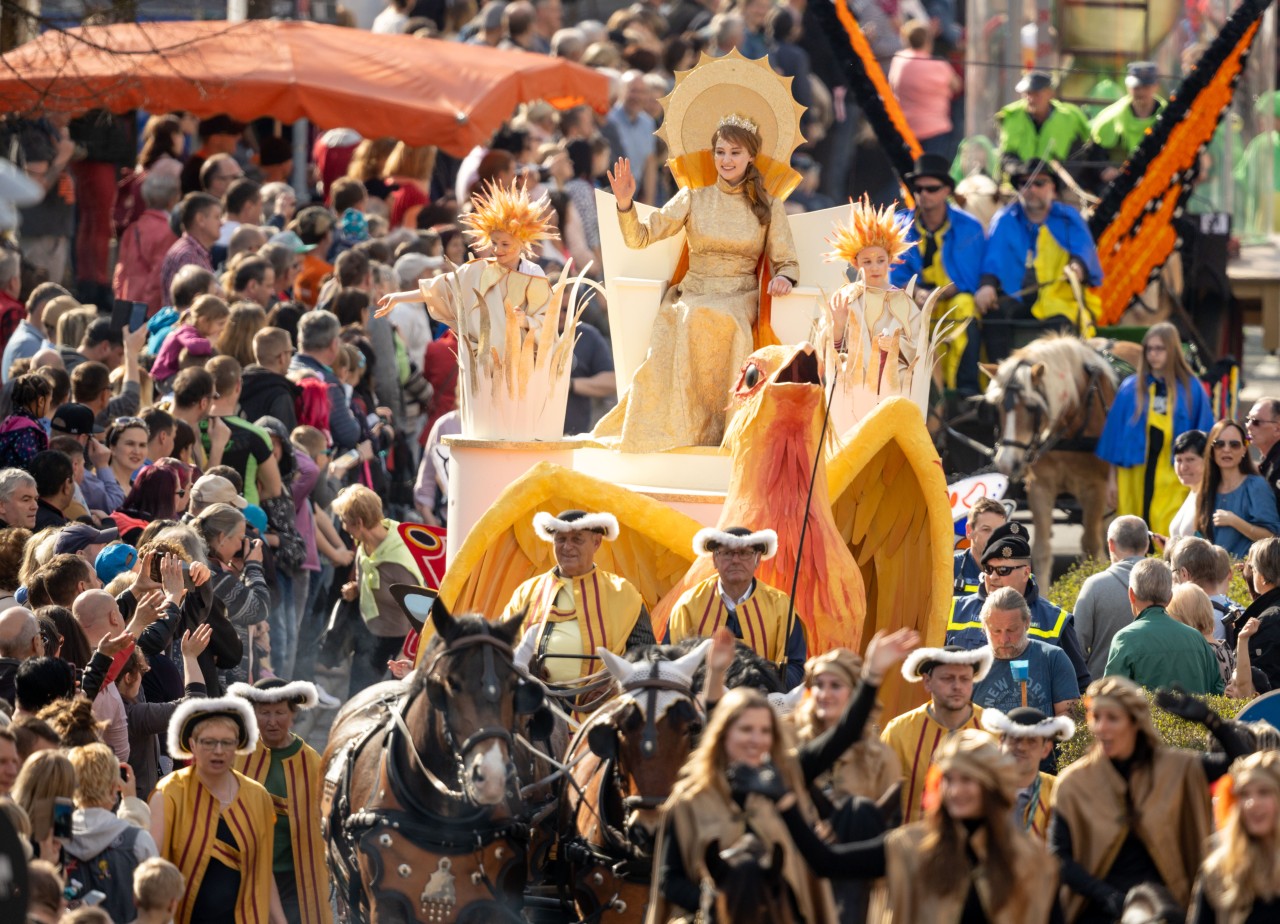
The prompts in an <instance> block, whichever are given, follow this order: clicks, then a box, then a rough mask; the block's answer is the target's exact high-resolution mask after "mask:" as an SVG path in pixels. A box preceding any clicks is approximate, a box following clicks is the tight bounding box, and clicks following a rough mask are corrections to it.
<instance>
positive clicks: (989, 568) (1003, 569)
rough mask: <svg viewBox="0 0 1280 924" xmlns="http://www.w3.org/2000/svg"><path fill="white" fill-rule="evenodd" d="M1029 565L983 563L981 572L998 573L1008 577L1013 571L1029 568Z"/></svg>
mask: <svg viewBox="0 0 1280 924" xmlns="http://www.w3.org/2000/svg"><path fill="white" fill-rule="evenodd" d="M1030 567H1031V566H1030V565H983V566H982V573H983V574H998V575H1000V577H1008V576H1009V575H1011V574H1013V572H1015V571H1020V570H1022V569H1023V568H1030Z"/></svg>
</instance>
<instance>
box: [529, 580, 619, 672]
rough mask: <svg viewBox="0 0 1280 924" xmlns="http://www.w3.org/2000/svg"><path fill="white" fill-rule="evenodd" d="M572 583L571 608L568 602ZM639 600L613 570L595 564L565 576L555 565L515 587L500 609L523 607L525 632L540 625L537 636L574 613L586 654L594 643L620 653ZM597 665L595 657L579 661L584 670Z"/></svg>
mask: <svg viewBox="0 0 1280 924" xmlns="http://www.w3.org/2000/svg"><path fill="white" fill-rule="evenodd" d="M570 588H572V591H573V609H568V608H567V605H566V604H567V603H568V597H569V593H568V591H569V589H570ZM562 591H563V593H562ZM642 606H644V600H643V598H641V596H640V591H638V590H636V589H635V587H633V586H632V585H631V583H630V582H629V581H627V580H625V579H623V578H620V577H618V576H617V575H616V574H610V573H609V572H608V571H602V570H601V569H600V568H594V569H592V570H591V571H588V572H587V573H586V574H584V575H582V576H581V577H575V578H565V577H561V576H560V575H558V574H557V573H556V571H555V570H554V569H553V570H551V571H548V572H546V573H545V574H540V575H538V576H537V577H535V578H530V579H529V580H527V581H525V582H524V583H523V584H521V585H520V586H519V587H517V588H516V591H515V593H513V594H512V595H511V601H510V602H509V603H508V604H507V609H506V612H505V613H504V615H506V616H510V615H511V614H513V613H518V612H520V611H521V610H527V615H526V616H525V620H524V629H525V631H526V632H528V630H529V629H531V628H533V627H535V626H538V627H539V628H540V631H539V639H541V636H542V634H543V633H545V632H547V631H553V632H554V631H555V626H556V624H557V623H563V622H568V621H570V620H575V619H576V620H577V621H578V630H579V633H580V635H581V637H582V653H583V654H584V655H594V654H595V653H596V648H607V649H609V651H611V652H613V653H614V654H616V655H621V654H623V653H624V652H625V651H626V650H627V638H628V637H629V636H630V635H631V630H632V629H634V628H635V627H636V621H637V620H638V619H639V618H640V609H641V607H642ZM600 667H601V665H600V664H598V663H597V662H594V661H583V662H582V668H581V670H580V672H579V673H580V675H582V676H585V675H587V674H590V673H592V671H595V670H598V669H599V668H600Z"/></svg>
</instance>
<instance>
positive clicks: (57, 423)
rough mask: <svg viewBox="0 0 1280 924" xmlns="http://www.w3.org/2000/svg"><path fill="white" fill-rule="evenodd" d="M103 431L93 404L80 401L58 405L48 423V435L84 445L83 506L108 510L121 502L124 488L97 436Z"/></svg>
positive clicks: (81, 484) (108, 450) (117, 507)
mask: <svg viewBox="0 0 1280 924" xmlns="http://www.w3.org/2000/svg"><path fill="white" fill-rule="evenodd" d="M102 431H103V428H102V427H101V426H99V424H98V423H97V421H96V419H95V414H94V412H93V408H91V407H87V406H86V405H83V404H62V405H59V406H58V409H57V410H56V411H54V412H53V420H52V421H51V422H50V424H49V432H50V435H51V436H54V437H57V436H70V437H72V438H74V439H75V441H76V442H78V443H79V444H80V445H81V446H83V447H84V456H85V463H84V478H83V479H82V480H81V482H80V493H81V495H82V496H83V497H84V505H85V507H87V508H88V509H89V510H101V511H103V512H110V511H112V510H119V509H120V507H121V506H122V505H123V504H124V494H125V492H124V488H123V487H121V485H120V482H119V481H118V480H116V476H115V472H113V471H112V470H111V450H110V449H108V448H107V447H106V446H104V445H103V444H102V441H101V440H99V439H98V434H99V433H102Z"/></svg>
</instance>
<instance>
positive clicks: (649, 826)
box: [561, 640, 711, 922]
mask: <svg viewBox="0 0 1280 924" xmlns="http://www.w3.org/2000/svg"><path fill="white" fill-rule="evenodd" d="M710 647H711V642H710V641H709V640H708V641H705V642H702V643H701V644H699V645H698V647H697V648H696V649H694V650H693V651H691V652H689V653H688V654H686V655H684V656H682V657H680V658H679V659H678V660H674V661H670V660H663V659H662V656H663V655H664V654H665V653H666V650H665V649H664V647H663V646H653V647H652V648H650V649H648V650H647V651H645V652H644V655H643V656H644V657H647V658H649V660H642V661H640V662H638V663H631V662H630V661H627V660H625V659H624V658H620V657H618V656H617V655H614V654H613V653H612V652H609V651H606V650H604V649H598V650H597V653H598V654H599V655H600V657H601V659H602V660H603V662H604V664H605V668H606V669H607V670H608V672H609V674H610V675H611V676H612V677H613V679H614V681H615V682H616V685H617V689H618V691H619V695H617V696H615V697H613V698H611V699H608V700H606V701H604V702H603V704H602V705H601V706H600V707H599V708H598V709H596V710H595V711H594V712H593V713H592V714H591V716H590V717H589V718H588V719H587V720H586V721H585V722H583V724H582V726H581V727H580V728H579V729H578V732H577V734H576V735H575V736H574V738H573V741H572V742H571V743H570V745H569V748H568V750H567V751H566V757H565V763H566V764H567V765H568V766H569V767H570V768H571V770H570V774H569V777H568V778H567V780H566V785H565V789H564V795H563V797H562V799H561V830H562V832H563V834H562V840H561V855H562V856H563V857H564V858H565V860H566V862H567V864H568V870H567V871H568V874H569V881H570V884H571V885H570V888H571V891H572V894H573V902H574V904H575V906H576V908H577V911H578V914H579V915H581V916H582V917H583V918H584V919H585V920H588V921H598V920H602V919H603V918H604V917H605V916H606V915H607V916H608V918H609V920H613V921H637V922H638V921H642V920H644V916H645V906H646V902H647V900H648V896H649V882H650V879H651V874H652V870H653V848H654V845H655V843H656V841H657V833H658V823H659V809H660V808H661V807H662V805H663V803H664V802H666V799H667V797H668V796H669V795H671V790H672V788H673V787H674V786H675V782H676V777H677V776H678V774H679V772H680V768H681V767H682V766H683V765H684V762H685V759H686V758H687V757H688V756H689V753H690V752H691V751H692V750H693V746H694V744H695V743H696V741H697V737H698V735H699V734H700V732H701V730H702V723H703V719H704V716H703V712H702V707H701V706H700V705H699V704H698V702H697V700H696V699H695V698H694V692H693V674H694V671H695V670H696V669H697V668H698V666H699V665H700V664H701V663H702V661H703V659H704V658H705V657H706V655H707V651H708V650H709V649H710Z"/></svg>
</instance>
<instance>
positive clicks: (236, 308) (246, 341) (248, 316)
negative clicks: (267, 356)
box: [215, 302, 267, 367]
mask: <svg viewBox="0 0 1280 924" xmlns="http://www.w3.org/2000/svg"><path fill="white" fill-rule="evenodd" d="M266 326H267V313H266V312H265V311H263V310H262V306H261V305H258V304H255V303H253V302H236V303H235V304H234V305H232V306H231V309H230V311H229V312H228V314H227V326H226V327H224V328H223V329H222V334H221V336H219V337H218V342H217V343H216V344H215V346H216V347H217V348H218V352H219V353H221V354H223V355H224V356H234V357H235V358H236V360H237V361H238V362H239V363H240V365H241V366H242V367H243V366H251V365H253V363H254V361H255V360H254V355H253V338H254V335H256V334H257V333H258V331H260V330H262V329H263V328H264V327H266Z"/></svg>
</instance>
